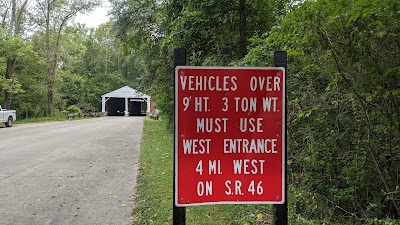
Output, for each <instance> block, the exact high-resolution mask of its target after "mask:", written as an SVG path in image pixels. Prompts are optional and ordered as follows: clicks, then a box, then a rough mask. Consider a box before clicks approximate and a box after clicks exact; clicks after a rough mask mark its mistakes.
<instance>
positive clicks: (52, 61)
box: [37, 0, 99, 115]
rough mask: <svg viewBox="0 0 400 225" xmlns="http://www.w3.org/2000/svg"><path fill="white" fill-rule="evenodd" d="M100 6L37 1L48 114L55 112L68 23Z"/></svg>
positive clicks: (78, 1) (77, 0)
mask: <svg viewBox="0 0 400 225" xmlns="http://www.w3.org/2000/svg"><path fill="white" fill-rule="evenodd" d="M98 5H99V1H98V0H96V1H93V0H90V1H82V0H37V7H38V11H39V12H40V13H41V15H40V16H39V17H38V24H39V25H40V26H41V27H42V29H44V33H45V46H46V64H47V70H46V74H47V75H46V82H47V114H48V115H52V112H53V94H54V81H55V79H56V70H57V66H58V63H59V51H60V45H61V41H62V39H61V38H62V35H63V31H64V29H65V27H66V26H67V23H68V21H69V20H70V19H72V18H73V17H74V16H75V15H76V14H77V13H79V12H87V11H90V10H92V9H93V8H94V7H96V6H98Z"/></svg>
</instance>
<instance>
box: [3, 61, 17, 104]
mask: <svg viewBox="0 0 400 225" xmlns="http://www.w3.org/2000/svg"><path fill="white" fill-rule="evenodd" d="M16 61H17V58H16V57H15V56H10V57H8V58H7V68H6V74H5V78H6V82H7V83H8V87H7V88H6V89H5V90H4V107H5V108H7V109H10V108H11V101H12V92H11V88H12V87H11V85H12V82H11V78H12V74H13V73H14V68H15V62H16Z"/></svg>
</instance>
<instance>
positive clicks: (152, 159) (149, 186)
mask: <svg viewBox="0 0 400 225" xmlns="http://www.w3.org/2000/svg"><path fill="white" fill-rule="evenodd" d="M167 127H168V126H167V124H166V122H165V121H162V120H152V119H148V118H146V119H145V126H144V134H143V139H142V144H141V152H140V166H139V175H138V185H137V188H138V190H137V193H136V209H135V210H134V212H133V217H134V224H137V225H146V224H157V225H158V224H172V204H173V203H172V179H173V176H172V174H173V170H172V160H173V158H172V155H173V135H172V132H171V131H169V130H168V129H167ZM288 195H289V215H288V216H289V224H295V225H339V224H340V225H348V224H349V225H350V224H354V223H352V222H351V221H345V220H340V221H335V219H332V218H324V219H318V220H313V219H309V218H307V217H308V215H301V214H298V213H297V212H296V207H295V205H296V204H295V201H296V198H297V197H296V196H295V190H294V189H293V187H292V188H289V193H288ZM297 200H298V199H297ZM305 214H306V213H305ZM322 217H323V216H322ZM271 221H272V212H271V206H269V205H209V206H192V207H187V208H186V224H188V225H191V224H196V225H203V224H204V225H213V224H216V225H217V224H218V225H220V224H226V225H228V224H229V225H234V224H238V225H239V224H240V225H251V224H254V225H260V224H272V222H271ZM358 224H375V225H381V224H382V225H394V224H399V221H398V220H389V219H387V220H371V221H364V222H361V221H360V223H358Z"/></svg>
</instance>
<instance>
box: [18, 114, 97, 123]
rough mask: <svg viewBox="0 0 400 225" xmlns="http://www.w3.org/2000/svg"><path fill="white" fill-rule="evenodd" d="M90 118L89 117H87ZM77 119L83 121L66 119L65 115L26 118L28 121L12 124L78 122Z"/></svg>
mask: <svg viewBox="0 0 400 225" xmlns="http://www.w3.org/2000/svg"><path fill="white" fill-rule="evenodd" d="M87 118H90V117H87ZM79 119H84V118H82V117H75V118H74V119H72V118H68V119H67V118H66V117H65V115H59V116H52V117H40V118H28V119H18V118H17V120H16V121H14V122H13V123H14V124H25V123H41V122H54V121H65V120H79Z"/></svg>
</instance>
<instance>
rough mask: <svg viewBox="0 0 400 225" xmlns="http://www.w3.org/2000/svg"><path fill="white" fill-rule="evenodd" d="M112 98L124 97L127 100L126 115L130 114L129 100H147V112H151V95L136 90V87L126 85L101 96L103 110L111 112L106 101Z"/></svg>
mask: <svg viewBox="0 0 400 225" xmlns="http://www.w3.org/2000/svg"><path fill="white" fill-rule="evenodd" d="M111 98H119V99H124V101H125V109H124V115H125V116H129V102H146V103H147V110H146V112H147V113H149V112H150V98H151V97H150V96H148V95H146V94H143V93H141V92H138V91H136V90H135V89H133V88H131V87H128V86H125V87H122V88H120V89H117V90H115V91H112V92H110V93H107V94H105V95H102V96H101V111H102V112H109V111H110V109H107V107H106V102H107V101H108V100H110V99H111Z"/></svg>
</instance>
